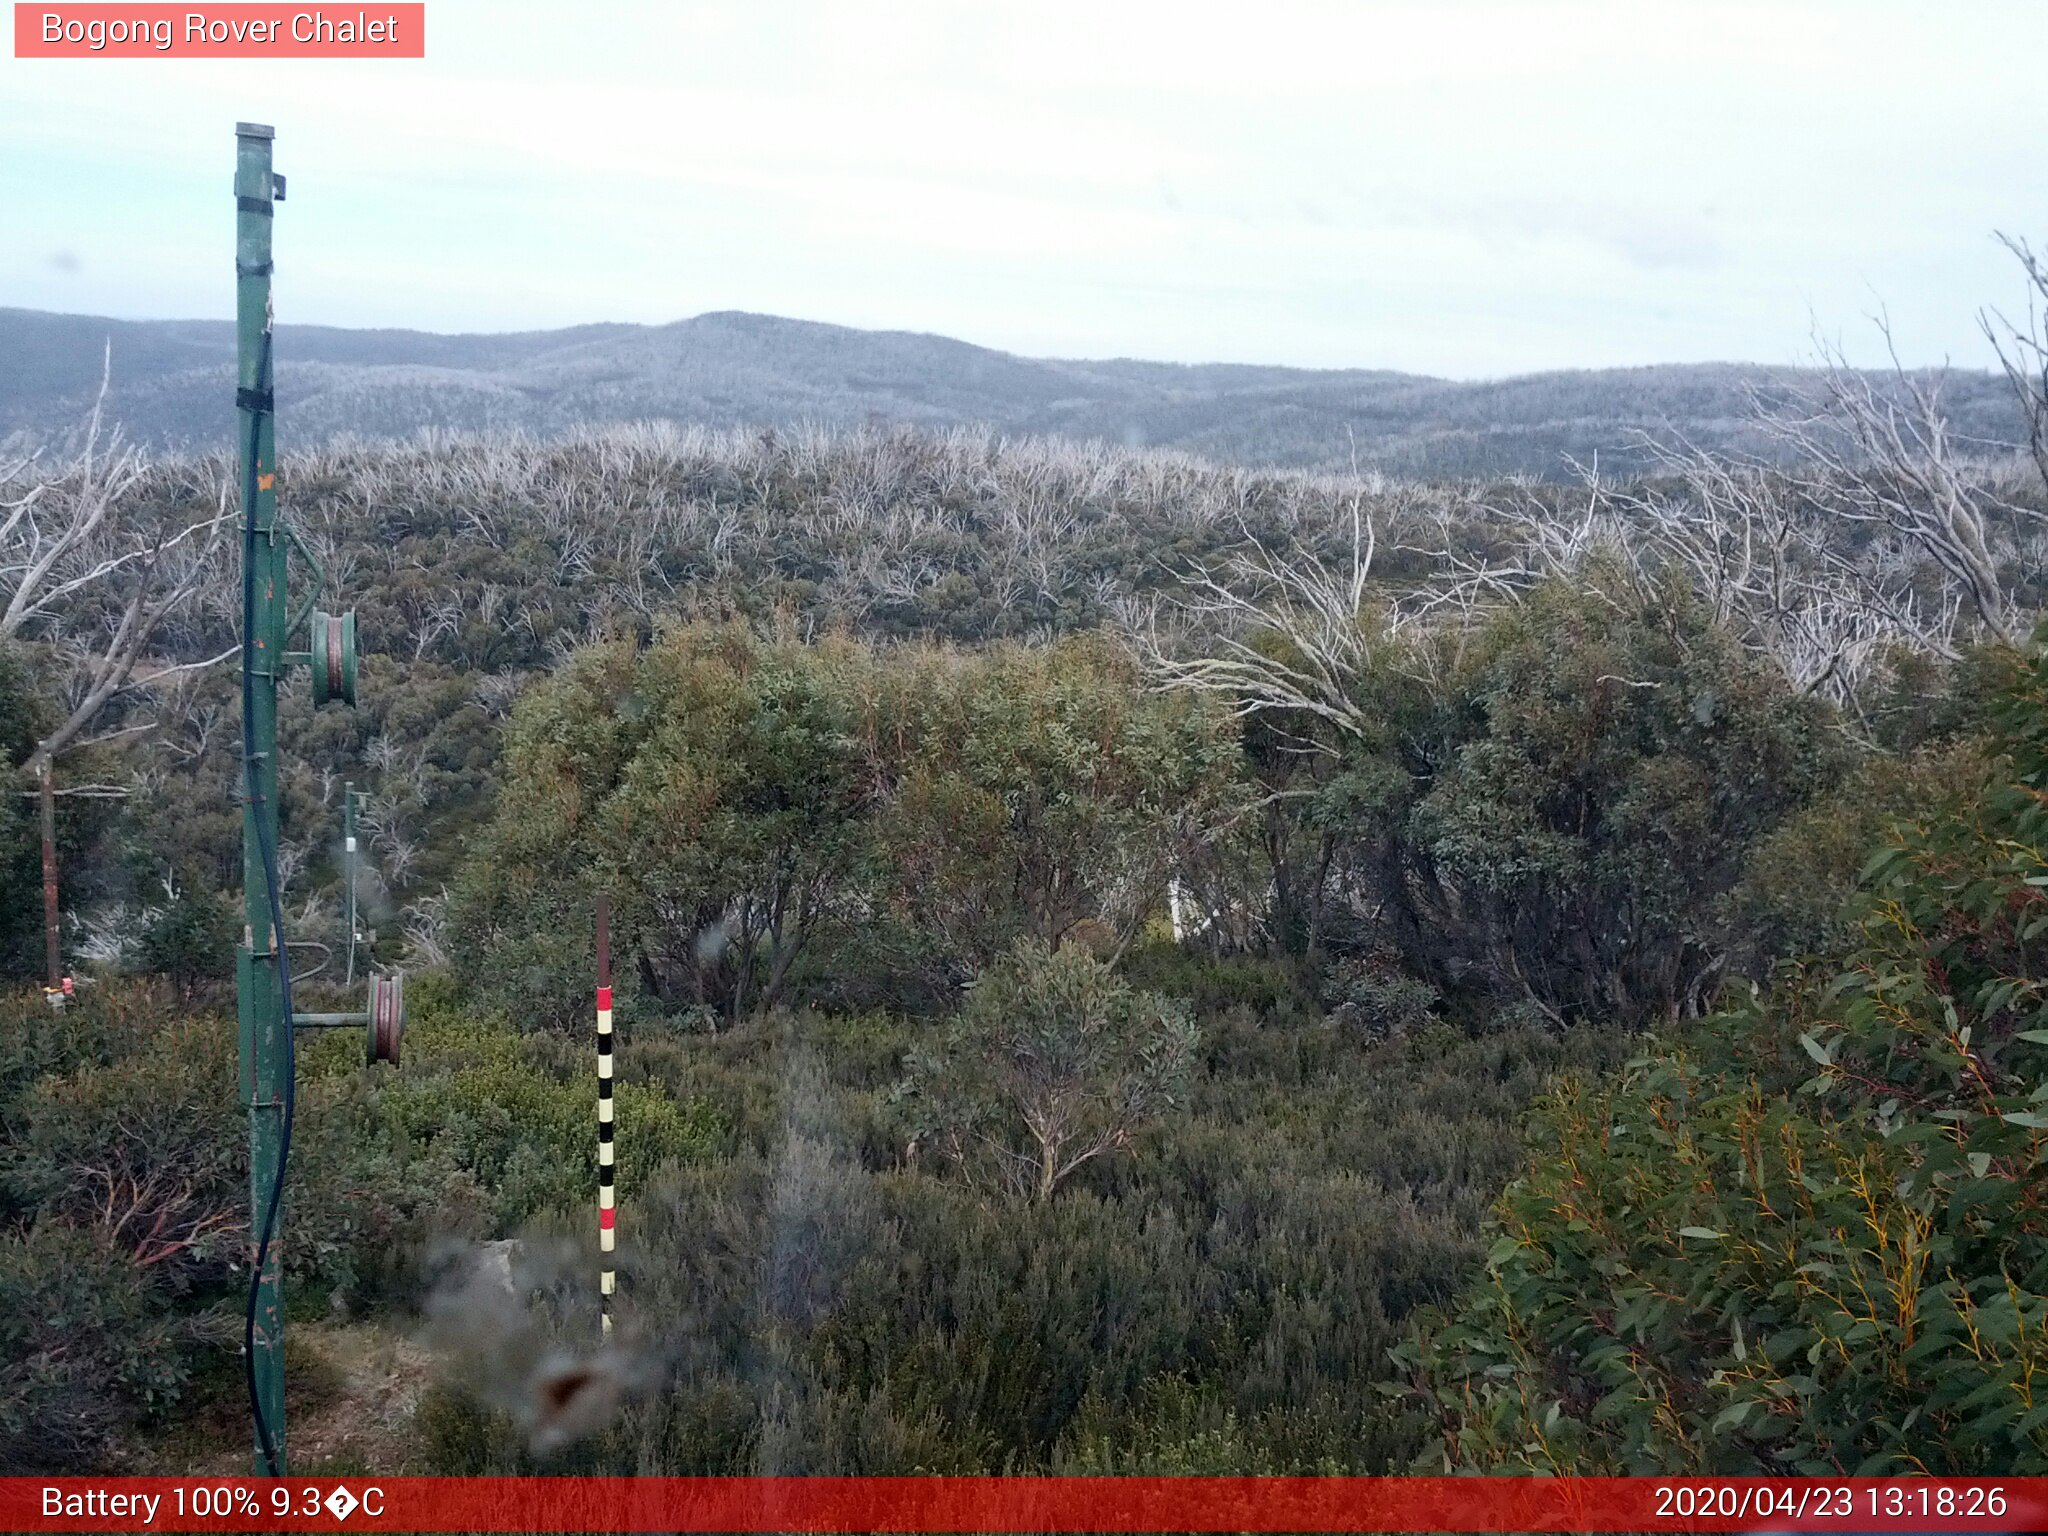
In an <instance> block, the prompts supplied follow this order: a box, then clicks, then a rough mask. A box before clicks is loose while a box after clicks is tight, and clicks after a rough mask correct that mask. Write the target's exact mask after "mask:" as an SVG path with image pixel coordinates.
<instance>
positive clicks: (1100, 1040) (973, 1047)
mask: <svg viewBox="0 0 2048 1536" xmlns="http://www.w3.org/2000/svg"><path fill="white" fill-rule="evenodd" d="M1200 1039H1201V1035H1200V1031H1199V1030H1198V1029H1197V1028H1196V1027H1195V1022H1194V1020H1193V1018H1192V1017H1191V1016H1190V1015H1189V1014H1188V1012H1187V1010H1186V1009H1185V1007H1184V1006H1183V1005H1181V1004H1180V1003H1177V1002H1171V1001H1168V1000H1167V999H1165V998H1162V997H1159V996H1157V995H1156V994H1153V993H1148V992H1137V991H1134V990H1133V989H1132V988H1131V987H1130V986H1128V985H1127V984H1126V983H1124V982H1123V981H1122V980H1120V979H1119V978H1118V977H1117V975H1116V973H1115V972H1114V971H1112V970H1111V969H1110V968H1109V967H1108V966H1107V965H1105V964H1103V963H1102V962H1101V961H1099V960H1096V959H1095V958H1093V957H1092V956H1090V955H1087V954H1084V953H1082V952H1081V951H1079V950H1078V949H1076V948H1075V947H1073V946H1072V945H1069V946H1068V947H1067V948H1065V949H1060V950H1048V949H1044V948H1042V947H1040V946H1038V945H1036V944H1034V943H1033V942H1031V941H1028V940H1026V941H1023V942H1020V943H1019V944H1018V945H1017V947H1016V948H1015V949H1014V950H1012V951H1011V953H1010V954H1009V955H1008V956H1007V957H1006V958H1005V959H1004V960H1003V961H1002V962H1001V963H1000V964H998V965H996V966H993V967H991V968H990V969H989V970H988V971H986V972H984V973H983V974H982V976H981V977H980V978H979V979H978V980H977V981H976V982H975V985H974V988H973V990H972V991H971V992H969V993H968V996H967V1001H966V1003H965V1005H963V1006H962V1008H961V1010H960V1014H959V1017H958V1018H957V1019H956V1020H955V1021H954V1023H953V1024H952V1026H951V1027H950V1028H949V1029H947V1031H946V1032H945V1034H944V1036H943V1037H942V1039H941V1040H940V1041H939V1043H938V1044H937V1045H935V1046H934V1047H932V1048H931V1049H929V1050H925V1051H920V1052H918V1053H916V1054H915V1055H913V1056H912V1057H911V1059H910V1062H909V1067H910V1072H909V1076H908V1077H906V1078H905V1079H904V1081H903V1085H902V1089H901V1093H902V1097H903V1099H904V1100H905V1102H906V1104H907V1106H908V1107H909V1111H910V1115H911V1119H912V1121H913V1123H914V1131H913V1134H914V1135H915V1136H916V1137H917V1139H918V1141H919V1142H921V1143H929V1144H930V1145H931V1147H932V1149H933V1151H934V1153H935V1154H937V1155H940V1156H943V1157H945V1158H947V1159H949V1160H950V1161H951V1162H952V1163H953V1164H954V1165H955V1166H956V1167H957V1168H959V1169H960V1170H961V1171H962V1172H963V1173H965V1174H966V1175H967V1176H968V1177H970V1178H976V1177H987V1178H989V1179H990V1180H991V1181H992V1182H993V1183H995V1184H997V1185H999V1186H1001V1187H1003V1188H1006V1189H1008V1190H1009V1191H1010V1192H1011V1193H1013V1194H1019V1195H1028V1196H1030V1197H1031V1198H1032V1199H1035V1200H1050V1199H1051V1198H1052V1196H1053V1194H1054V1192H1055V1191H1057V1190H1058V1188H1059V1186H1060V1185H1061V1184H1063V1183H1065V1182H1066V1181H1067V1180H1068V1179H1069V1178H1071V1177H1072V1176H1073V1175H1074V1174H1075V1173H1076V1172H1078V1171H1079V1170H1080V1169H1081V1168H1083V1167H1085V1166H1086V1165H1087V1164H1089V1163H1091V1162H1093V1161H1094V1160H1095V1159H1096V1158H1098V1157H1101V1156H1103V1155H1105V1154H1107V1153H1113V1152H1115V1151H1117V1150H1119V1149H1120V1148H1122V1147H1125V1146H1127V1145H1129V1143H1130V1140H1131V1137H1132V1135H1133V1133H1134V1132H1135V1131H1136V1130H1137V1129H1138V1128H1139V1127H1140V1126H1142V1125H1143V1124H1144V1123H1145V1122H1146V1121H1148V1120H1150V1119H1151V1118H1153V1117H1154V1116H1156V1115H1159V1114H1161V1113H1163V1112H1165V1111H1167V1110H1169V1109H1172V1108H1173V1107H1174V1105H1175V1103H1176V1102H1177V1100H1178V1099H1179V1098H1180V1096H1181V1094H1182V1092H1183V1085H1184V1081H1185V1078H1186V1075H1187V1070H1188V1067H1189V1065H1190V1062H1191V1060H1192V1058H1193V1056H1194V1053H1195V1051H1196V1048H1197V1047H1198V1045H1199V1043H1200Z"/></svg>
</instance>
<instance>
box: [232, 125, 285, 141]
mask: <svg viewBox="0 0 2048 1536" xmlns="http://www.w3.org/2000/svg"><path fill="white" fill-rule="evenodd" d="M235 137H236V138H238V139H274V138H276V137H277V130H276V129H275V128H273V127H271V126H270V124H268V123H237V124H235Z"/></svg>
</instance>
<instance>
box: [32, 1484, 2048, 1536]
mask: <svg viewBox="0 0 2048 1536" xmlns="http://www.w3.org/2000/svg"><path fill="white" fill-rule="evenodd" d="M0 1529H5V1530H9V1531H351V1530H385V1531H435V1532H438V1531H489V1532H498V1531H521V1532H524V1531H591V1532H599V1531H602V1532H612V1531H621V1532H623V1531H690V1532H697V1531H706V1532H708V1531H734V1532H757V1531H758V1532H770V1531H796V1532H856V1531H892V1532H944V1531H958V1532H1038V1531H1046V1532H1051V1531H1082V1532H1098V1531H1100V1532H1138V1531H1253V1532H1279V1531H1303V1532H1313V1531H1331V1532H1338V1531H1344V1532H1349V1531H1361V1532H1362V1531H1559V1532H1564V1531H1667V1530H1668V1531H1837V1532H1842V1533H1845V1536H1846V1533H1848V1532H1865V1531H2041V1530H2048V1478H2040V1477H2017V1478H1952V1479H1951V1478H1932V1479H1919V1478H1914V1479H1887V1478H1741V1477H1737V1478H1693V1477H1635V1478H1624V1477H1615V1478H1535V1477H1513V1478H1509V1477H1497V1478H1487V1477H787V1478H778V1477H731V1478H721V1477H648V1478H631V1477H616V1478H607V1477H531V1478H510V1477H506V1478H456V1477H445V1478H444V1477H387V1478H374V1477H365V1478H345V1479H335V1478H301V1479H294V1478H283V1479H278V1480H275V1481H273V1480H269V1479H257V1478H239V1479H238V1478H210V1479H202V1478H170V1477H163V1478H135V1477H130V1478H67V1477H52V1478H30V1477H15V1478H0Z"/></svg>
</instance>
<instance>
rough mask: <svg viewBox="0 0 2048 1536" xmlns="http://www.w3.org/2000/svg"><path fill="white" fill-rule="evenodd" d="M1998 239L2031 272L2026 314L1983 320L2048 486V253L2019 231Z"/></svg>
mask: <svg viewBox="0 0 2048 1536" xmlns="http://www.w3.org/2000/svg"><path fill="white" fill-rule="evenodd" d="M1998 238H1999V241H2000V243H2002V244H2003V245H2004V246H2005V248H2006V249H2007V250H2008V251H2011V252H2012V254H2013V257H2014V259H2015V260H2017V261H2018V262H2019V264H2020V270H2021V271H2023V272H2024V273H2025V274H2026V279H2027V310H2026V317H2025V321H2024V323H2021V322H2019V321H2015V320H2010V319H2007V318H2006V316H2005V315H2004V314H2002V313H2001V312H1999V311H1997V310H1986V311H1985V312H1984V313H1983V314H1981V315H1980V316H1978V320H1979V322H1980V323H1981V324H1982V325H1983V327H1984V334H1985V335H1986V336H1987V337H1988V338H1990V341H1991V345H1992V346H1993V347H1995V348H1997V349H1998V360H1999V362H2000V363H2001V364H2002V365H2004V368H2005V376H2006V378H2008V379H2010V380H2011V381H2012V387H2013V393H2014V394H2015V395H2016V396H2017V397H2018V399H2019V404H2020V415H2021V419H2022V420H2023V421H2024V422H2025V424H2026V433H2027V451H2028V453H2029V454H2031V455H2032V457H2033V460H2034V467H2035V468H2036V469H2037V470H2039V471H2040V474H2041V484H2042V485H2043V486H2044V487H2048V256H2044V255H2042V254H2041V253H2040V252H2037V251H2036V250H2035V249H2034V248H2033V247H2032V246H2031V245H2029V244H2028V243H2027V242H2026V241H2024V240H2022V239H2020V238H2019V237H2017V236H2015V235H2000V236H1999V237H1998Z"/></svg>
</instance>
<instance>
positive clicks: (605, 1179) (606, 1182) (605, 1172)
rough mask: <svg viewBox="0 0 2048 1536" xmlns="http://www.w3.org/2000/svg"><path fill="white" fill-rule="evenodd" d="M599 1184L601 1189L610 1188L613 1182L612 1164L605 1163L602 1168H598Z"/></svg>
mask: <svg viewBox="0 0 2048 1536" xmlns="http://www.w3.org/2000/svg"><path fill="white" fill-rule="evenodd" d="M597 1182H598V1184H599V1186H600V1187H607V1188H608V1187H609V1186H610V1184H611V1182H612V1165H611V1164H610V1163H605V1164H602V1165H601V1166H600V1167H599V1168H598V1170H597Z"/></svg>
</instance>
